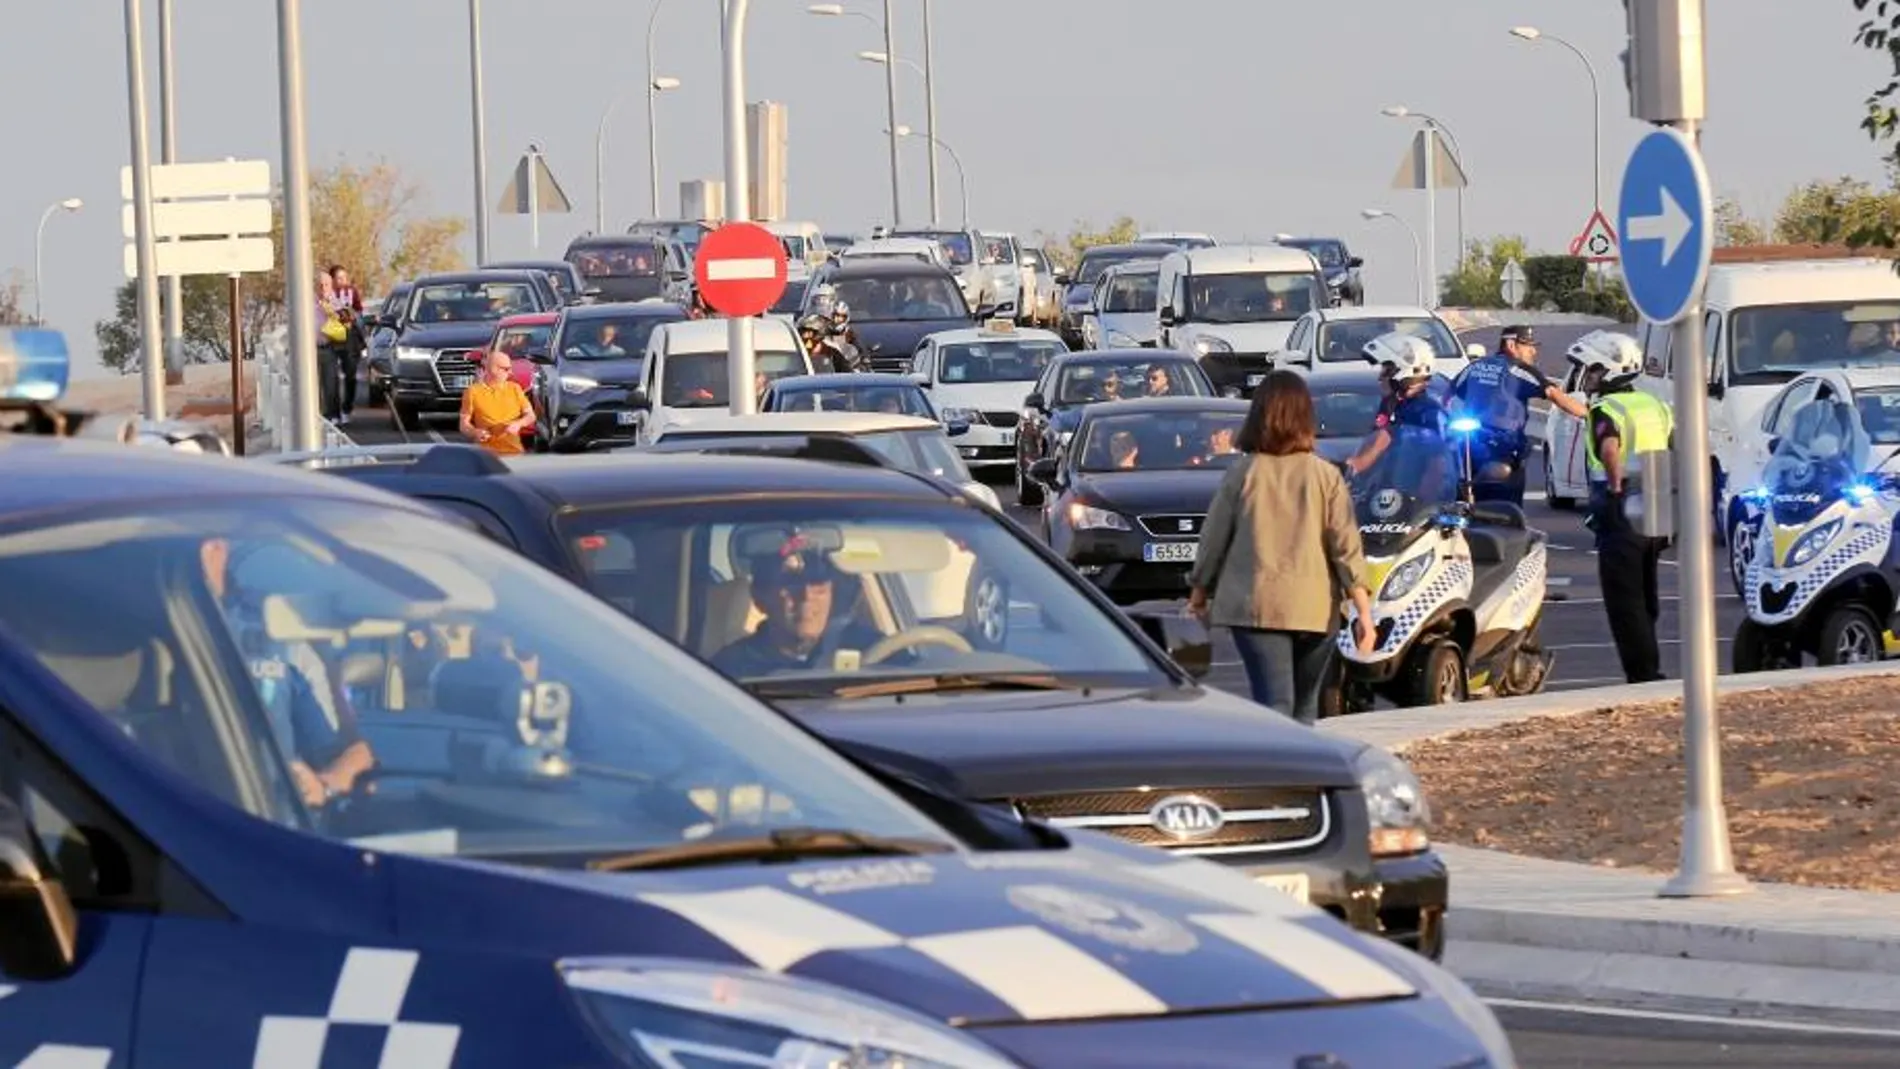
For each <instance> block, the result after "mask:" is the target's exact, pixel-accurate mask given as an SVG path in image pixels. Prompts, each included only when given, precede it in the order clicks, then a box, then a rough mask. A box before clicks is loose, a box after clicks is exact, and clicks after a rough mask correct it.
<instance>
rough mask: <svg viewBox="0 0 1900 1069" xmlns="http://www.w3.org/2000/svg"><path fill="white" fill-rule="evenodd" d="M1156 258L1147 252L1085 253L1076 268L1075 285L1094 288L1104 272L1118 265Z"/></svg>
mask: <svg viewBox="0 0 1900 1069" xmlns="http://www.w3.org/2000/svg"><path fill="white" fill-rule="evenodd" d="M1154 258H1155V255H1154V253H1152V252H1147V251H1142V252H1093V251H1091V252H1085V253H1083V254H1082V262H1081V263H1080V264H1077V265H1076V268H1075V283H1076V285H1079V286H1093V285H1095V282H1096V280H1097V279H1099V278H1101V277H1102V272H1104V271H1106V270H1108V269H1109V268H1111V267H1113V266H1115V265H1116V264H1125V263H1127V262H1129V261H1130V260H1152V259H1154Z"/></svg>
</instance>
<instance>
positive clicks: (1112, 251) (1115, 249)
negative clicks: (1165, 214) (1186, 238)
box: [1076, 241, 1181, 261]
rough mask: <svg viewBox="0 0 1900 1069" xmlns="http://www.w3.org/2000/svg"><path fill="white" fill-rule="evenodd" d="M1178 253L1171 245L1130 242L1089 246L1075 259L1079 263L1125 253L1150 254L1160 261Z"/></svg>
mask: <svg viewBox="0 0 1900 1069" xmlns="http://www.w3.org/2000/svg"><path fill="white" fill-rule="evenodd" d="M1180 251H1181V250H1180V249H1177V248H1175V247H1174V246H1173V245H1168V244H1165V243H1163V242H1159V241H1130V242H1124V243H1122V244H1120V245H1093V246H1090V247H1089V248H1086V249H1083V250H1082V255H1081V256H1079V257H1077V258H1076V259H1077V260H1078V261H1079V260H1086V259H1088V258H1089V257H1091V256H1104V255H1109V256H1121V255H1124V254H1127V253H1141V252H1152V253H1153V254H1154V258H1155V259H1157V260H1160V259H1163V258H1165V257H1166V256H1167V255H1168V254H1170V253H1176V252H1180Z"/></svg>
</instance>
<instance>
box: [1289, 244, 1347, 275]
mask: <svg viewBox="0 0 1900 1069" xmlns="http://www.w3.org/2000/svg"><path fill="white" fill-rule="evenodd" d="M1280 244H1282V245H1285V246H1287V247H1288V248H1293V249H1305V250H1306V251H1307V252H1310V253H1312V254H1313V259H1315V260H1318V261H1319V265H1320V266H1321V267H1323V268H1325V269H1327V270H1328V271H1332V270H1336V269H1338V268H1341V267H1344V266H1346V245H1345V243H1344V242H1339V241H1282V242H1280Z"/></svg>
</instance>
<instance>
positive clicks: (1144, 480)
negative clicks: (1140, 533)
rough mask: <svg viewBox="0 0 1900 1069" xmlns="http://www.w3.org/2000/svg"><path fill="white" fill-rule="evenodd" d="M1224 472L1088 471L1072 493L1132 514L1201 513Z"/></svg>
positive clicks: (1211, 497) (1199, 469) (1218, 468)
mask: <svg viewBox="0 0 1900 1069" xmlns="http://www.w3.org/2000/svg"><path fill="white" fill-rule="evenodd" d="M1226 475H1227V469H1226V468H1221V467H1207V468H1188V469H1184V470H1181V471H1100V472H1089V473H1087V474H1084V475H1083V476H1082V477H1081V478H1080V479H1078V480H1077V481H1076V484H1075V496H1076V497H1078V498H1080V499H1082V500H1085V501H1087V502H1089V503H1090V504H1093V505H1100V506H1102V507H1103V508H1107V509H1110V510H1112V511H1115V512H1125V513H1127V514H1129V515H1131V516H1148V515H1154V514H1156V513H1162V514H1166V513H1174V512H1191V513H1202V512H1206V511H1207V508H1208V506H1209V505H1211V504H1213V503H1214V491H1215V490H1218V489H1220V481H1221V479H1222V478H1224V477H1225V476H1226Z"/></svg>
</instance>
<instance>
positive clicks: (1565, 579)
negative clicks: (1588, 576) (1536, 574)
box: [1544, 575, 1570, 586]
mask: <svg viewBox="0 0 1900 1069" xmlns="http://www.w3.org/2000/svg"><path fill="white" fill-rule="evenodd" d="M1544 585H1545V586H1569V585H1570V577H1569V576H1567V575H1547V576H1545V577H1544Z"/></svg>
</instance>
